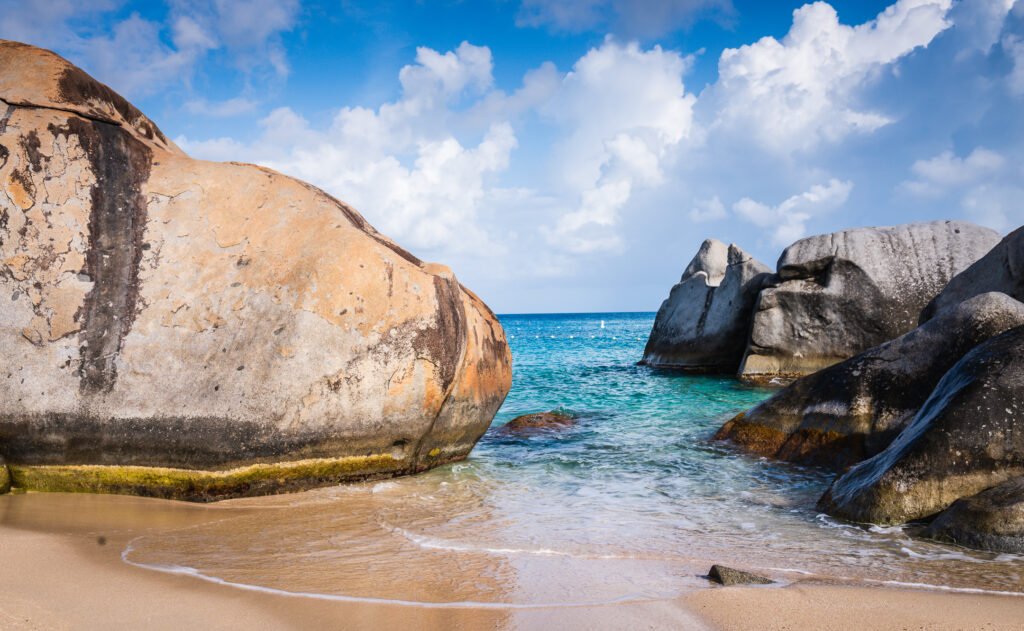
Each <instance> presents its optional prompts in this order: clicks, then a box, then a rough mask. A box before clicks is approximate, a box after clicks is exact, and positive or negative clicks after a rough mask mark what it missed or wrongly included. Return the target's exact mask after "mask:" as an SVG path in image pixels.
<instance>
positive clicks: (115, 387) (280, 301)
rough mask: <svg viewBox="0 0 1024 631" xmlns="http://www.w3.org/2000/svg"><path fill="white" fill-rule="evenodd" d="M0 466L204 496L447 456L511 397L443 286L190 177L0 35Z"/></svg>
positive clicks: (457, 290)
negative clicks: (0, 268)
mask: <svg viewBox="0 0 1024 631" xmlns="http://www.w3.org/2000/svg"><path fill="white" fill-rule="evenodd" d="M0 99H2V101H0V148H2V149H3V151H0V186H2V187H3V188H2V190H0V215H2V216H3V217H4V222H0V263H2V265H3V274H2V275H0V296H3V300H0V357H2V360H0V367H2V368H3V370H2V374H0V401H2V404H0V454H2V455H4V456H5V457H6V459H7V462H8V465H9V468H10V471H11V474H12V477H13V478H14V481H15V483H16V484H17V485H18V486H27V487H29V488H40V489H53V490H90V491H91V490H102V491H114V492H129V493H139V494H146V495H157V496H163V497H180V498H187V499H211V498H219V497H228V496H234V495H248V494H257V493H267V492H274V491H278V490H286V489H294V488H305V487H309V486H316V485H323V484H330V483H334V482H337V481H339V480H345V479H356V478H361V477H366V476H370V475H392V474H398V473H408V472H414V471H418V470H422V469H425V468H428V467H430V466H433V465H436V464H439V463H442V462H446V461H450V460H453V459H458V458H462V457H464V456H465V455H466V454H468V453H469V451H470V449H471V448H472V447H473V445H474V444H475V443H476V441H477V440H478V439H479V438H480V436H481V435H482V434H483V432H484V431H485V430H486V429H487V427H488V426H489V424H490V421H491V419H492V417H493V415H494V413H495V412H496V411H497V409H498V407H499V406H500V405H501V402H502V401H503V399H504V397H505V394H506V393H507V392H508V389H509V386H510V381H511V368H510V354H509V350H508V346H507V344H506V342H505V336H504V332H503V331H502V329H501V325H500V324H499V323H498V320H497V318H495V316H494V315H493V313H491V311H490V310H489V309H488V308H487V307H486V306H485V305H484V304H483V303H482V302H481V301H480V300H479V299H478V298H477V297H476V296H475V295H474V294H472V293H471V292H470V291H468V290H466V289H465V288H463V287H462V286H461V285H460V284H459V282H458V281H457V280H456V279H455V277H454V275H453V274H452V273H451V271H450V270H448V269H447V268H445V267H444V266H441V265H433V264H427V263H423V262H421V261H420V260H419V259H417V258H416V257H414V256H412V255H411V254H409V253H408V252H406V251H405V250H403V249H402V248H401V247H399V246H398V245H396V244H395V243H394V242H392V241H391V240H390V239H388V238H387V237H385V236H383V235H381V234H379V233H378V232H377V231H376V230H374V229H373V228H372V227H371V226H370V225H369V224H367V223H366V221H365V220H364V219H363V218H362V217H361V216H360V215H359V214H358V213H356V212H355V211H354V210H353V209H351V208H350V207H349V206H347V205H345V204H344V203H342V202H339V201H338V200H336V199H334V198H332V197H330V196H329V195H327V194H325V193H323V192H322V191H320V190H318V189H316V188H314V187H312V186H310V185H308V184H305V183H303V182H300V181H298V180H295V179H292V178H289V177H286V176H283V175H281V174H278V173H276V172H274V171H271V170H269V169H265V168H261V167H257V166H252V165H245V164H237V163H227V164H217V163H210V162H203V161H199V160H192V159H190V158H189V157H188V156H186V155H185V154H184V153H183V152H182V151H181V150H180V149H179V148H178V147H176V146H175V145H174V143H172V142H171V141H169V140H168V139H167V138H166V137H164V136H163V134H161V133H160V130H159V129H158V128H157V127H156V125H155V124H153V123H152V121H150V120H149V119H147V118H146V117H145V116H144V115H143V114H142V113H141V112H139V111H138V110H137V109H135V108H134V107H133V106H132V105H131V104H129V103H128V102H127V101H125V100H124V99H123V98H121V97H120V96H118V95H117V94H116V93H114V92H113V91H111V90H110V89H109V88H107V87H106V86H104V85H102V84H100V83H98V82H96V81H95V80H93V79H92V78H91V77H89V76H88V75H86V74H85V73H84V72H82V71H81V70H79V69H78V68H76V67H74V66H73V65H71V64H69V63H68V62H66V61H65V60H63V59H61V58H60V57H58V56H56V55H54V54H52V53H50V52H47V51H43V50H40V49H37V48H34V47H31V46H26V45H23V44H17V43H14V42H5V41H0Z"/></svg>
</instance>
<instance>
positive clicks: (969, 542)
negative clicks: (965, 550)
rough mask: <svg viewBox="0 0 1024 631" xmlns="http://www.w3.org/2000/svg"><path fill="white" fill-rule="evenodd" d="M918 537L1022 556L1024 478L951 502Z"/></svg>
mask: <svg viewBox="0 0 1024 631" xmlns="http://www.w3.org/2000/svg"><path fill="white" fill-rule="evenodd" d="M922 536H925V537H930V538H932V539H938V540H940V541H949V542H952V543H956V544H959V545H962V546H966V547H969V548H981V549H982V550H992V551H993V552H1011V553H1015V554H1024V476H1018V477H1016V478H1012V479H1010V480H1007V481H1006V482H1003V483H1002V484H1000V485H998V486H994V487H992V488H990V489H987V490H985V491H982V492H981V493H978V494H977V495H973V496H971V497H968V498H965V499H961V500H957V501H955V502H953V505H952V506H950V507H949V508H947V509H946V510H944V511H942V513H940V514H939V516H938V517H937V518H936V519H935V521H933V522H932V523H931V524H929V525H928V527H927V528H926V529H925V530H924V532H923V533H922Z"/></svg>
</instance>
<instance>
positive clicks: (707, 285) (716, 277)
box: [640, 239, 771, 373]
mask: <svg viewBox="0 0 1024 631" xmlns="http://www.w3.org/2000/svg"><path fill="white" fill-rule="evenodd" d="M770 273H771V269H770V268H769V267H768V266H767V265H765V264H763V263H761V262H760V261H757V260H755V259H754V258H752V257H751V256H750V255H749V254H747V253H746V252H744V251H743V250H741V249H740V248H738V247H736V246H735V245H730V246H726V245H725V244H724V243H722V242H721V241H716V240H714V239H708V240H706V241H705V242H704V243H703V244H702V245H701V247H700V250H699V251H698V252H697V255H696V256H695V257H694V258H693V260H692V261H690V264H689V265H688V266H687V267H686V271H684V272H683V276H682V278H681V279H680V280H679V283H677V284H676V285H675V286H674V287H672V291H671V292H670V293H669V296H668V298H667V299H666V300H665V301H664V302H663V303H662V304H661V308H660V309H659V310H658V315H657V317H656V318H655V320H654V327H653V328H652V329H651V335H650V338H649V339H648V340H647V347H646V348H645V349H644V356H643V359H642V360H641V362H640V363H641V364H646V365H648V366H664V367H672V368H681V369H685V370H691V371H696V372H729V373H734V372H735V371H736V369H737V368H739V365H740V361H741V360H742V359H743V351H744V350H745V349H746V346H747V331H748V330H749V328H750V315H751V313H752V311H753V307H754V301H755V300H756V299H757V292H758V291H759V290H760V288H761V283H762V282H763V281H764V279H765V278H766V277H767V276H769V275H770Z"/></svg>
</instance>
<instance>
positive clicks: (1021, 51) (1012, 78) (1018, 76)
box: [1002, 2, 1024, 96]
mask: <svg viewBox="0 0 1024 631" xmlns="http://www.w3.org/2000/svg"><path fill="white" fill-rule="evenodd" d="M1018 4H1019V6H1024V2H1022V3H1018ZM1002 47H1003V50H1005V51H1006V55H1007V56H1008V57H1009V58H1010V59H1012V60H1013V69H1012V70H1011V71H1010V74H1008V75H1007V76H1006V87H1007V88H1008V89H1009V90H1010V93H1011V94H1013V95H1016V96H1024V37H1019V36H1016V35H1010V34H1007V35H1006V36H1005V37H1003V41H1002Z"/></svg>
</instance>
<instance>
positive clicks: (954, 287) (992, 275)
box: [921, 228, 1024, 322]
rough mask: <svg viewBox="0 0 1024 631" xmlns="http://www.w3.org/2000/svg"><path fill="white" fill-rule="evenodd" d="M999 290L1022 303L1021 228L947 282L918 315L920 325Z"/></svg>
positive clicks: (1023, 242) (1023, 240) (1023, 254)
mask: <svg viewBox="0 0 1024 631" xmlns="http://www.w3.org/2000/svg"><path fill="white" fill-rule="evenodd" d="M989 291H999V292H1002V293H1004V294H1007V295H1008V296H1013V297H1014V298H1016V299H1017V300H1021V301H1024V228H1017V229H1016V230H1014V231H1013V232H1011V233H1010V234H1008V235H1006V237H1004V238H1003V240H1002V241H1000V242H999V243H998V244H997V245H996V246H995V247H993V248H992V249H991V250H990V251H989V252H988V254H986V255H985V256H983V257H981V258H980V259H978V260H977V261H975V263H974V264H973V265H971V266H970V267H968V268H967V269H965V270H964V271H962V272H960V273H959V274H957V275H956V276H954V277H953V279H952V280H950V281H949V284H948V285H946V288H945V289H943V290H942V292H941V293H939V295H938V296H936V297H935V298H934V299H933V300H932V301H931V302H930V303H928V306H927V307H925V308H924V310H923V311H922V312H921V322H927V321H928V320H930V319H932V318H933V317H935V315H936V314H937V313H938V312H939V311H941V310H943V309H947V308H949V307H951V306H953V305H956V304H959V303H961V302H963V301H964V300H967V299H969V298H971V297H972V296H977V295H978V294H983V293H986V292H989Z"/></svg>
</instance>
